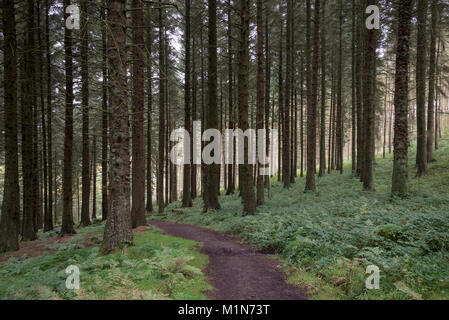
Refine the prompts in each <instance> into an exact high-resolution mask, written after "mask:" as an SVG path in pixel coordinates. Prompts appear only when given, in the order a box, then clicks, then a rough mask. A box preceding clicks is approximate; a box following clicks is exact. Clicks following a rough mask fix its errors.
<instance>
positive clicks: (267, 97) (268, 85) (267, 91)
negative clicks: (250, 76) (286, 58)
mask: <svg viewBox="0 0 449 320" xmlns="http://www.w3.org/2000/svg"><path fill="white" fill-rule="evenodd" d="M270 91H271V59H270V49H269V40H268V13H267V14H266V16H265V101H264V103H265V119H264V120H265V151H266V155H267V157H269V156H270V97H271V95H270ZM271 147H272V146H271ZM270 166H271V168H273V163H271V159H270ZM270 171H271V170H270ZM265 187H266V188H267V189H268V198H270V197H271V194H270V193H271V190H270V189H271V187H270V175H266V176H265Z"/></svg>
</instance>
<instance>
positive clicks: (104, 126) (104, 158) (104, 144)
mask: <svg viewBox="0 0 449 320" xmlns="http://www.w3.org/2000/svg"><path fill="white" fill-rule="evenodd" d="M100 10H101V11H100V19H101V20H102V21H103V24H102V28H101V44H102V52H101V54H102V61H101V64H102V74H101V76H102V78H103V79H102V84H101V97H102V101H101V103H102V112H101V218H102V220H103V221H104V220H106V219H107V217H108V210H109V200H108V89H107V87H108V66H107V65H108V61H107V40H106V29H107V27H106V0H103V1H102V7H101V8H100Z"/></svg>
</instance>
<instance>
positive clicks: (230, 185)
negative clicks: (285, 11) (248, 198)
mask: <svg viewBox="0 0 449 320" xmlns="http://www.w3.org/2000/svg"><path fill="white" fill-rule="evenodd" d="M228 7H229V8H228V16H227V18H228V20H227V24H228V26H227V27H228V30H227V32H228V34H227V38H228V39H227V40H228V86H229V87H228V103H229V129H230V130H234V113H233V112H234V104H233V86H232V82H233V79H232V74H233V73H232V24H231V13H232V6H231V0H228ZM234 140H235V139H234V138H232V141H230V142H234ZM232 144H234V143H232ZM234 165H235V164H234V162H232V164H229V165H228V189H227V190H226V195H231V194H233V193H234V192H235V183H234Z"/></svg>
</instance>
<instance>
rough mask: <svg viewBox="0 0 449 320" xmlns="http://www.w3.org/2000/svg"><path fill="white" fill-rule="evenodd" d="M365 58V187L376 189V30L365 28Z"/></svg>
mask: <svg viewBox="0 0 449 320" xmlns="http://www.w3.org/2000/svg"><path fill="white" fill-rule="evenodd" d="M375 4H376V0H366V6H370V5H375ZM364 50H365V59H364V62H365V63H364V71H363V72H364V79H363V118H364V121H363V122H364V123H363V124H364V127H365V128H364V132H365V136H364V139H363V143H364V145H365V147H364V156H363V159H364V165H363V188H364V189H365V190H374V157H373V152H372V150H373V143H374V120H375V119H374V100H375V93H374V81H375V76H374V75H375V71H374V70H375V59H376V58H375V54H376V30H375V29H372V30H365V48H364Z"/></svg>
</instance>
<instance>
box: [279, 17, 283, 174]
mask: <svg viewBox="0 0 449 320" xmlns="http://www.w3.org/2000/svg"><path fill="white" fill-rule="evenodd" d="M280 22H281V25H280V28H281V36H280V37H279V76H278V80H279V84H278V94H279V98H278V99H279V101H278V113H279V116H278V128H279V141H278V181H281V169H282V170H283V169H284V165H283V154H284V152H283V150H282V148H281V139H283V136H284V132H283V128H284V126H283V122H284V119H283V117H282V115H283V109H284V96H283V91H284V80H283V77H282V66H283V59H282V58H283V47H282V39H283V36H282V35H283V30H284V21H283V19H281V20H280Z"/></svg>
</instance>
